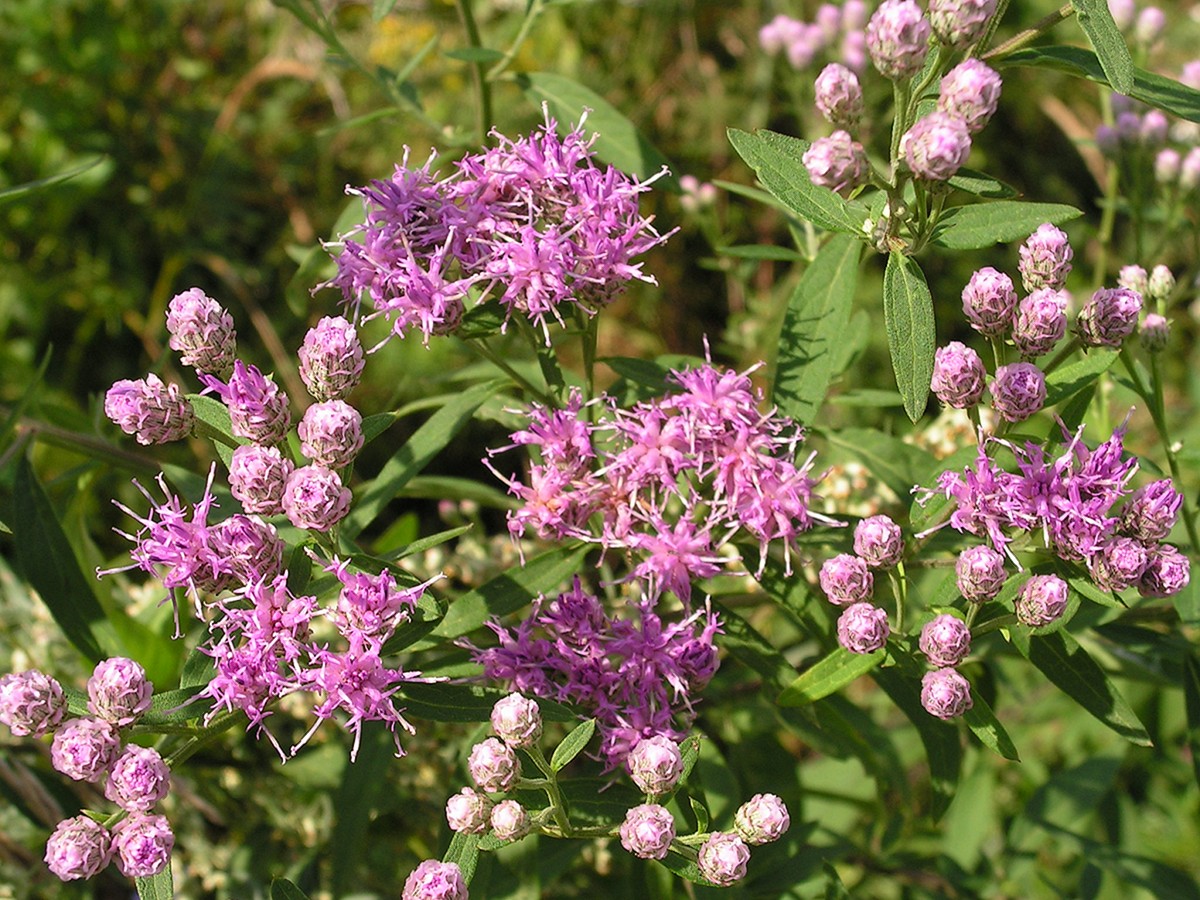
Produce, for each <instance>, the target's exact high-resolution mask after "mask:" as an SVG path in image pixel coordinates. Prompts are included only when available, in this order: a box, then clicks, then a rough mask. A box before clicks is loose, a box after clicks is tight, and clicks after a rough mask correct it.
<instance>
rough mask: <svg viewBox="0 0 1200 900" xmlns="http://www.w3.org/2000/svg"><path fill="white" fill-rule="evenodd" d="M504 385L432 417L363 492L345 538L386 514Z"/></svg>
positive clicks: (474, 392) (481, 389) (475, 391)
mask: <svg viewBox="0 0 1200 900" xmlns="http://www.w3.org/2000/svg"><path fill="white" fill-rule="evenodd" d="M505 384H507V381H505V380H501V379H497V380H495V381H489V382H485V383H483V384H477V385H475V386H474V387H471V388H468V389H467V390H465V391H463V393H462V394H461V395H459V396H458V397H456V398H455V399H453V400H451V401H450V402H448V403H447V404H446V405H445V406H443V407H442V408H441V409H439V410H438V411H437V412H435V413H434V414H433V415H432V416H430V417H429V420H428V421H427V422H425V424H424V425H422V426H421V427H420V428H418V429H417V431H416V433H415V434H413V436H412V437H411V438H409V439H408V442H407V443H406V444H405V445H404V446H403V447H401V448H400V449H399V450H398V451H396V454H395V455H394V456H393V457H392V458H391V459H389V460H388V461H387V463H386V464H385V465H384V467H383V469H382V471H380V473H379V475H378V476H377V477H376V478H375V479H374V480H373V481H371V482H369V483H368V484H367V485H366V486H365V487H364V488H363V490H362V494H361V495H360V496H359V497H358V498H357V502H356V504H355V507H354V509H353V511H352V512H351V513H350V515H348V516H346V518H345V519H344V520H343V521H342V525H341V530H342V534H343V535H345V536H346V538H347V539H349V540H353V539H354V538H355V537H357V536H358V535H359V534H360V533H361V532H362V530H363V529H364V528H366V527H367V526H368V525H370V524H371V523H372V522H373V521H375V517H376V516H378V515H379V514H380V513H381V512H383V509H384V507H386V506H387V505H388V503H390V502H391V501H392V499H393V498H394V497H396V495H397V494H398V493H399V492H400V490H401V489H402V488H403V487H404V486H405V485H406V484H408V482H410V481H411V480H412V479H413V478H414V477H415V476H416V475H417V473H419V472H420V471H421V470H422V469H423V468H425V466H426V465H428V464H429V461H430V460H432V459H433V458H434V457H435V456H437V454H438V453H440V452H441V451H442V450H443V449H444V448H445V446H446V445H447V444H449V443H450V441H451V440H453V439H454V436H455V435H456V434H458V433H459V432H460V431H462V429H463V428H464V427H466V424H467V423H468V422H469V421H471V417H472V416H474V415H475V411H476V410H478V409H479V407H481V406H482V405H483V404H484V402H485V401H486V400H487V399H488V398H489V397H491V396H492V395H493V394H495V393H496V392H497V391H499V390H500V389H501V388H502V387H504V386H505Z"/></svg>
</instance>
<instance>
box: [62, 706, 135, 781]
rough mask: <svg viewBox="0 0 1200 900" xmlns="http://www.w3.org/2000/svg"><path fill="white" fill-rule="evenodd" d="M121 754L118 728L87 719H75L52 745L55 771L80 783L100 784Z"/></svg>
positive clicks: (63, 727) (87, 717) (90, 718)
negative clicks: (96, 782)
mask: <svg viewBox="0 0 1200 900" xmlns="http://www.w3.org/2000/svg"><path fill="white" fill-rule="evenodd" d="M120 752H121V736H120V735H119V734H118V733H117V729H116V726H114V725H113V724H112V723H111V722H106V721H104V720H103V719H93V718H92V717H91V716H84V717H83V718H79V719H71V720H70V721H69V722H67V723H65V724H64V725H63V726H62V727H60V728H59V729H58V730H57V731H56V732H54V743H52V744H51V745H50V762H51V763H52V764H53V765H54V768H55V769H56V770H57V771H59V772H62V774H64V775H66V776H67V777H68V778H73V779H75V780H76V781H97V780H98V779H99V778H100V776H101V775H103V774H104V773H105V771H107V769H108V767H109V766H111V765H112V764H113V762H114V761H115V760H116V758H117V755H118V754H119V753H120Z"/></svg>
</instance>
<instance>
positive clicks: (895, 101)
mask: <svg viewBox="0 0 1200 900" xmlns="http://www.w3.org/2000/svg"><path fill="white" fill-rule="evenodd" d="M907 117H908V82H906V81H893V82H892V142H891V149H890V151H889V153H888V161H889V162H890V163H891V165H892V182H891V185H892V188H893V189H898V188H899V187H900V176H899V171H900V138H902V137H904V132H905V130H906V129H907V127H908V126H907V125H906V124H905V120H906V119H907ZM903 199H904V198H903V196H902V195H901V194H899V193H897V195H896V196H895V198H894V199H893V205H895V204H898V203H900V202H902V201H903Z"/></svg>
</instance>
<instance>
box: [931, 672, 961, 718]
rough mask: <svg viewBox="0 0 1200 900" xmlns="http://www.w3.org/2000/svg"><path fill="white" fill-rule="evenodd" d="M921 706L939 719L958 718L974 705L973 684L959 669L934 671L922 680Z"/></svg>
mask: <svg viewBox="0 0 1200 900" xmlns="http://www.w3.org/2000/svg"><path fill="white" fill-rule="evenodd" d="M921 705H922V706H923V707H925V711H926V712H927V713H929V714H930V715H931V716H937V717H938V718H939V719H954V718H957V717H958V716H961V715H962V714H963V713H965V712H966V711H967V710H968V709H970V708H971V707H972V706H973V705H974V701H973V700H972V699H971V684H970V682H968V681H967V679H965V678H964V677H963V676H962V675H961V674H959V672H958V670H957V669H949V668H947V669H932V670H930V671H928V672H926V673H925V677H924V678H922V679H921Z"/></svg>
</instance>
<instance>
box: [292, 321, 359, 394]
mask: <svg viewBox="0 0 1200 900" xmlns="http://www.w3.org/2000/svg"><path fill="white" fill-rule="evenodd" d="M299 355H300V380H301V381H303V382H304V386H305V387H306V388H308V392H309V393H310V394H312V395H313V396H314V397H315V398H316V399H318V400H341V399H342V398H343V397H345V396H346V395H347V394H349V393H350V392H351V391H352V390H354V388H355V387H357V386H358V382H359V381H360V380H362V373H363V366H364V360H363V346H362V342H361V341H359V339H358V333H357V332H356V331H355V330H354V326H353V325H351V324H350V323H349V322H347V321H346V320H345V319H343V318H342V317H341V316H326V317H325V318H323V319H322V320H321V321H320V322H318V323H317V324H316V326H315V327H313V328H310V329H309V330H308V334H306V335H305V336H304V343H303V344H302V345H301V346H300V354H299Z"/></svg>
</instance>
